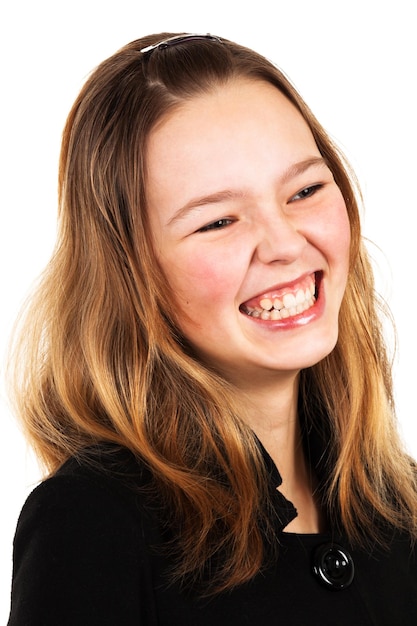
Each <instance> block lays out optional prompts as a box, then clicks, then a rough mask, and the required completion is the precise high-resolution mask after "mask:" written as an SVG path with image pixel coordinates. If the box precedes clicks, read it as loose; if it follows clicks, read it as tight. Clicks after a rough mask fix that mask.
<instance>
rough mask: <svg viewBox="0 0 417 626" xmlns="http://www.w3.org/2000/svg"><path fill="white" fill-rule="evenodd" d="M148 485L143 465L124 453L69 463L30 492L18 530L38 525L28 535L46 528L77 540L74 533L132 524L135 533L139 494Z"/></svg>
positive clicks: (140, 510)
mask: <svg viewBox="0 0 417 626" xmlns="http://www.w3.org/2000/svg"><path fill="white" fill-rule="evenodd" d="M149 480H150V479H149V477H148V475H147V472H146V469H145V468H144V466H142V465H141V464H140V463H138V462H137V461H136V460H135V459H134V457H133V456H132V455H130V453H129V452H128V451H127V450H117V451H116V452H114V451H111V452H108V451H106V452H104V453H103V452H100V454H99V455H98V454H97V453H94V455H93V454H90V455H88V456H86V457H85V458H83V459H82V460H77V459H74V458H72V459H70V460H69V461H67V462H66V463H65V464H64V465H63V466H62V467H61V468H60V469H59V470H58V471H57V472H56V473H55V474H54V475H53V476H52V477H50V478H48V479H47V480H45V481H43V482H42V483H41V484H40V485H39V486H38V487H36V488H35V489H34V490H33V491H32V493H31V494H30V495H29V497H28V498H27V500H26V502H25V504H24V506H23V509H22V512H21V515H20V518H19V522H18V529H19V530H23V528H22V526H25V525H26V524H27V523H29V524H30V523H31V522H36V528H31V531H32V532H33V531H34V530H39V529H40V528H44V527H48V529H49V531H53V530H55V529H56V530H57V531H59V534H60V535H62V533H63V532H65V531H68V532H71V533H72V534H74V535H75V534H76V532H77V530H80V531H82V532H83V533H86V532H88V529H99V528H104V527H106V526H109V527H111V526H112V524H114V523H116V522H118V523H124V524H126V525H130V524H131V527H132V531H133V529H134V528H136V526H137V519H138V517H140V518H141V519H142V518H145V519H146V513H145V510H144V506H143V502H144V497H143V492H144V491H145V490H146V484H147V483H148V482H149ZM104 513H105V514H104ZM58 522H59V524H58ZM132 522H134V524H133V523H132Z"/></svg>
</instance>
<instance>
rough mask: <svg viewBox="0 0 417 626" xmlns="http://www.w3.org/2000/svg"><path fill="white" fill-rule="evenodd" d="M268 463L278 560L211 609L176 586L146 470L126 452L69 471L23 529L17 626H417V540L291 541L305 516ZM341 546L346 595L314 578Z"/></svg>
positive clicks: (18, 539)
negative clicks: (149, 498) (415, 546)
mask: <svg viewBox="0 0 417 626" xmlns="http://www.w3.org/2000/svg"><path fill="white" fill-rule="evenodd" d="M266 462H267V463H268V464H269V466H270V467H271V468H272V470H271V489H272V490H273V491H274V494H275V496H274V497H275V498H276V506H277V513H278V516H279V517H280V519H281V521H282V524H281V528H279V529H278V530H279V538H280V544H281V545H280V551H279V556H278V559H277V561H276V563H274V565H273V566H271V567H270V568H269V569H267V570H266V571H265V572H263V573H262V574H259V575H258V576H257V577H256V578H255V579H254V580H253V581H251V582H250V583H248V584H245V585H242V586H241V587H239V588H237V589H235V590H234V591H232V592H230V593H225V594H221V595H218V596H216V597H215V598H214V599H212V600H207V599H206V600H201V599H199V596H197V595H196V594H195V593H194V592H193V591H181V590H180V588H179V587H178V586H177V585H175V584H171V585H170V584H169V579H168V577H167V570H168V569H169V567H170V565H172V564H171V563H170V560H169V557H168V556H166V555H164V553H163V551H161V550H160V549H159V548H161V546H162V545H163V543H164V540H163V529H162V523H161V519H160V518H159V515H158V513H157V512H156V511H155V510H152V509H151V508H150V507H149V506H147V505H146V497H145V496H144V495H143V494H142V495H141V494H140V493H138V490H137V488H136V487H137V486H138V485H143V484H144V482H146V481H147V478H146V476H147V474H146V471H145V470H144V469H143V468H142V467H141V466H140V464H138V463H137V462H136V460H134V459H133V457H132V456H131V455H130V454H129V453H128V452H126V451H121V450H117V451H113V453H112V454H105V455H103V456H102V458H101V463H100V466H94V465H90V464H88V465H87V464H80V463H78V462H77V461H76V460H75V459H72V460H70V461H68V462H67V463H66V464H65V465H64V466H63V467H62V468H61V469H60V470H59V471H58V472H57V473H56V475H55V476H53V477H52V478H50V479H48V480H47V481H45V482H43V483H42V484H41V485H40V486H39V487H37V488H36V489H35V490H34V492H32V494H31V495H30V496H29V498H28V500H27V502H26V504H25V505H24V507H23V510H22V513H21V516H20V518H19V522H18V525H17V531H16V536H15V543H14V569H13V586H12V605H11V614H10V619H9V626H67V625H68V626H69V625H71V626H78V625H82V626H84V625H85V626H96V625H97V626H106V625H109V626H110V625H111V626H133V625H135V626H137V625H146V626H156V625H158V626H168V625H169V626H222V625H227V626H235V625H236V626H244V625H251V626H258V625H262V626H267V625H270V624H274V625H280V624H283V625H285V626H290V625H291V626H292V625H293V626H306V625H313V626H315V625H317V626H326V625H329V626H330V625H331V626H344V625H348V626H368V625H369V626H371V625H378V626H395V625H397V624H398V625H399V626H412V625H413V626H416V625H417V556H416V554H415V553H413V552H412V551H411V549H410V545H409V541H408V539H407V538H405V537H401V536H396V537H395V538H393V540H392V544H391V548H390V550H389V551H386V552H384V551H382V550H377V549H375V550H374V551H373V552H372V553H371V554H368V553H366V552H364V551H360V550H355V549H352V548H351V547H350V546H349V545H348V544H347V542H346V540H345V539H343V537H339V538H335V537H331V536H330V535H320V534H319V535H297V534H293V533H285V532H282V530H283V528H284V527H285V525H286V524H287V523H288V522H289V521H290V520H291V519H293V518H294V516H295V515H296V512H295V509H294V508H293V506H292V505H291V503H289V502H287V501H286V500H285V498H284V497H283V496H282V495H281V494H280V493H279V492H278V491H276V486H277V485H279V484H280V482H281V479H280V477H279V474H278V472H277V470H276V468H275V466H273V464H272V461H271V460H270V459H269V458H268V459H266ZM335 539H336V541H337V543H339V544H341V546H342V548H344V549H345V548H346V549H347V550H348V552H349V553H350V555H351V557H352V559H353V563H354V578H353V581H352V583H351V584H350V585H349V586H347V587H346V588H345V589H342V590H335V586H334V584H333V585H331V586H328V585H327V586H326V585H325V584H324V583H323V582H322V581H320V580H319V578H318V577H317V576H316V575H315V574H314V572H313V569H314V559H315V558H316V566H317V557H314V554H315V552H314V551H315V549H316V548H317V546H322V545H323V544H328V542H334V541H335ZM328 548H329V546H327V548H326V550H328ZM326 554H327V555H329V553H328V552H326ZM326 554H325V556H324V560H326ZM336 555H339V556H340V554H339V553H336ZM330 556H331V554H330ZM345 556H346V555H345ZM333 562H334V559H333ZM337 565H339V570H336V572H335V575H336V578H335V579H332V578H331V576H330V578H331V580H330V582H332V580H333V583H337V582H338V572H339V571H342V572H346V571H347V570H349V567H350V565H349V562H347V561H345V560H344V557H343V558H341V559H340V560H339V561H338V563H337ZM340 568H341V569H340ZM343 568H345V569H343ZM346 568H347V569H346ZM316 569H317V567H316ZM348 574H349V571H347V575H348ZM347 577H348V578H349V576H347ZM345 578H346V576H345V574H344V573H342V575H341V578H340V580H342V582H343V580H344V579H345Z"/></svg>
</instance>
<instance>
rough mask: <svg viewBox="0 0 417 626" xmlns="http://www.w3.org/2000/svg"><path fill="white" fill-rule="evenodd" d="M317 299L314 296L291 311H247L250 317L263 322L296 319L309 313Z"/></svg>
mask: <svg viewBox="0 0 417 626" xmlns="http://www.w3.org/2000/svg"><path fill="white" fill-rule="evenodd" d="M315 301H316V299H315V297H314V296H313V297H312V298H311V299H310V300H308V301H305V302H304V303H303V304H298V305H297V306H295V307H291V308H290V309H286V308H285V307H284V308H282V309H280V310H277V309H271V310H269V311H268V310H261V311H260V310H259V309H254V310H253V311H245V312H246V314H247V315H249V316H250V317H255V318H260V319H262V320H273V321H276V320H281V319H287V318H289V317H294V316H295V315H299V314H300V313H303V312H304V311H307V309H309V308H311V307H312V306H313V304H314V303H315Z"/></svg>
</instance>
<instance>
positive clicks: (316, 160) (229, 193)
mask: <svg viewBox="0 0 417 626" xmlns="http://www.w3.org/2000/svg"><path fill="white" fill-rule="evenodd" d="M323 166H325V167H327V163H326V161H325V160H324V159H323V157H311V158H309V159H305V160H304V161H300V162H299V163H294V164H293V165H290V167H289V168H288V169H287V170H285V172H284V173H283V175H282V176H281V177H280V180H279V182H280V184H284V183H287V182H288V181H290V180H291V179H292V178H295V177H296V176H300V175H301V174H303V173H304V172H306V171H307V170H309V169H310V168H312V167H323ZM246 196H247V193H246V192H245V191H243V190H239V189H237V190H234V189H224V190H222V191H216V192H214V193H211V194H208V195H205V196H200V197H198V198H193V199H192V200H190V201H189V202H187V204H185V205H184V206H183V207H181V208H180V209H178V211H176V212H175V213H174V215H173V216H172V217H171V218H170V219H169V221H168V223H167V225H170V224H172V223H174V222H177V221H178V220H180V219H182V218H183V217H185V215H187V214H188V213H189V212H190V211H192V210H193V209H196V208H198V207H201V206H204V205H207V204H219V203H221V202H226V201H228V200H241V199H242V198H245V197H246Z"/></svg>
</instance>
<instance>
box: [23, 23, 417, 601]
mask: <svg viewBox="0 0 417 626" xmlns="http://www.w3.org/2000/svg"><path fill="white" fill-rule="evenodd" d="M166 36H169V35H168V34H167V33H164V34H160V35H154V36H150V37H146V38H143V39H140V40H137V41H134V42H132V43H130V44H129V45H127V46H125V47H124V48H123V49H121V50H120V51H119V52H117V53H116V54H115V55H113V56H112V57H111V58H109V59H108V60H106V61H104V62H103V63H102V64H101V65H100V66H99V67H98V68H97V69H96V70H95V71H94V72H93V73H92V75H91V77H90V78H89V79H88V81H87V82H86V84H85V86H84V87H83V89H82V91H81V93H80V94H79V96H78V98H77V100H76V102H75V104H74V106H73V108H72V110H71V112H70V114H69V117H68V120H67V124H66V127H65V129H64V134H63V141H62V151H61V159H60V170H59V189H60V212H59V237H58V241H57V245H56V250H55V252H54V255H53V258H52V259H51V262H50V264H49V266H48V267H47V269H46V271H45V273H44V275H43V277H42V280H41V282H40V285H39V287H38V289H37V291H36V293H35V294H34V296H33V298H32V299H31V302H30V306H29V308H28V310H27V313H26V317H25V320H24V323H23V327H22V329H21V332H20V335H19V337H20V339H18V341H17V343H16V350H15V355H14V363H15V367H14V380H15V394H14V395H15V398H16V402H17V406H18V412H19V414H20V416H21V418H22V421H23V423H24V427H25V430H26V433H27V436H28V438H29V440H30V442H31V444H32V445H33V447H34V449H35V451H36V453H37V455H38V457H39V459H40V461H41V462H42V464H43V465H44V467H45V469H46V470H47V471H48V472H51V473H52V472H54V471H55V470H56V469H57V468H58V467H59V466H60V465H61V464H62V463H63V462H64V461H65V460H66V459H68V458H69V457H70V456H72V455H78V456H80V455H82V454H84V451H85V450H86V449H87V448H88V446H90V445H92V444H97V442H114V443H116V444H119V445H121V446H125V447H127V448H129V449H130V450H131V451H132V452H133V453H134V454H135V455H137V456H138V457H140V458H141V459H142V460H143V461H144V462H145V463H146V464H147V465H148V467H150V469H151V470H152V473H153V475H154V476H155V479H156V481H157V483H158V485H159V489H160V493H161V494H163V496H161V497H163V499H164V502H165V504H166V505H167V506H169V507H170V510H171V511H172V512H173V519H174V528H181V531H180V533H179V535H178V536H177V554H178V555H179V556H178V568H177V574H178V575H179V576H186V575H194V576H196V577H198V575H200V574H201V572H202V571H204V567H205V565H206V564H207V562H208V561H209V560H210V559H211V558H212V557H213V558H215V557H216V554H218V552H219V550H220V551H222V554H223V557H222V564H218V567H217V569H216V574H215V575H214V576H213V578H212V585H213V588H215V589H217V590H219V589H227V588H231V587H233V586H234V585H236V584H239V583H242V582H244V581H245V580H248V579H249V578H251V577H252V576H253V575H254V574H255V573H256V572H257V571H259V569H260V567H261V566H262V563H263V562H264V556H265V555H264V534H263V533H264V532H267V528H268V514H267V511H265V509H268V507H267V506H266V507H265V502H267V499H268V495H267V485H266V483H267V481H266V478H265V476H264V472H263V465H262V461H261V460H260V458H259V449H258V445H257V443H256V441H255V437H254V435H253V433H252V432H251V431H250V429H249V428H248V427H247V426H246V425H245V423H244V420H243V419H242V415H243V413H242V411H243V407H242V406H241V405H240V401H239V399H238V398H237V397H236V393H235V391H234V389H233V388H232V387H231V385H229V384H228V382H227V381H225V380H223V379H222V378H221V377H220V376H218V375H217V374H216V373H215V372H212V371H209V370H208V369H207V368H206V367H204V365H202V364H201V363H200V362H198V360H196V359H195V358H193V356H192V354H191V353H190V351H189V350H188V348H187V346H186V342H185V340H184V338H183V337H181V335H180V333H179V332H178V330H177V328H176V324H175V318H174V315H173V313H172V311H170V310H169V308H167V306H168V305H167V302H166V299H165V298H164V294H165V293H166V289H167V287H166V285H165V283H164V277H163V275H162V273H161V272H160V270H159V268H158V265H157V262H156V259H155V255H154V254H153V251H152V246H151V244H150V241H151V239H150V234H149V227H148V222H147V213H146V194H145V182H146V177H145V174H146V163H145V160H144V155H145V152H146V141H147V138H148V136H149V133H150V132H151V130H152V128H153V127H154V125H155V124H156V123H157V121H158V120H160V119H161V118H162V116H164V115H166V114H167V112H168V111H169V110H171V109H173V108H174V107H176V106H180V105H181V103H182V102H183V101H184V100H185V99H188V98H192V97H193V96H195V94H197V93H202V92H205V91H209V90H210V89H212V88H213V86H214V85H219V84H222V83H225V82H227V81H229V80H232V79H233V78H235V77H248V78H254V79H257V80H259V79H261V80H265V81H268V82H269V83H271V84H273V85H275V86H276V87H277V89H279V90H281V91H282V92H283V93H284V94H285V95H286V96H287V97H288V98H289V99H290V100H291V101H292V102H293V103H294V105H295V106H296V107H297V108H298V109H299V110H300V112H301V114H302V115H303V117H304V119H305V120H306V122H307V123H308V125H309V127H310V128H311V130H312V132H313V135H314V137H315V140H316V142H317V146H318V148H319V150H320V152H321V154H322V155H323V156H324V158H325V159H326V161H327V163H328V165H329V167H330V169H331V170H332V172H333V175H334V177H335V180H336V182H337V184H338V185H339V187H340V189H341V191H342V193H343V196H344V199H345V202H346V206H347V210H348V214H349V219H350V224H351V241H352V243H351V269H350V275H349V279H348V284H347V288H346V293H345V297H344V300H343V303H342V306H341V311H340V334H339V339H338V342H337V345H336V347H335V349H334V350H333V352H332V353H331V354H330V355H329V356H328V357H327V358H325V359H324V360H323V361H322V362H320V363H318V364H317V365H315V366H314V367H311V368H309V369H308V370H305V371H303V372H302V373H301V380H300V406H301V407H302V408H303V411H304V413H305V416H306V420H307V422H308V423H309V425H310V427H311V428H315V429H317V431H318V432H321V431H323V433H326V437H327V438H328V441H327V447H326V450H325V455H326V459H327V461H326V463H325V466H326V474H327V476H328V479H327V482H326V483H325V485H324V486H323V491H324V497H325V499H326V505H327V509H328V513H329V516H330V518H331V519H332V521H333V523H335V524H338V525H339V526H340V527H341V528H342V529H343V530H344V532H346V533H347V535H348V536H349V537H350V538H351V539H352V540H357V541H363V538H364V537H367V538H369V539H370V540H372V541H374V540H376V541H382V539H383V536H382V534H381V528H382V527H383V526H384V524H385V525H387V526H391V527H396V528H398V529H400V530H403V531H406V532H408V533H410V534H411V536H412V537H415V536H416V534H417V497H416V491H417V490H416V477H415V470H414V467H413V464H412V463H411V461H410V459H409V458H408V457H407V455H406V454H405V453H404V451H403V449H402V445H401V442H400V440H399V438H398V435H397V432H396V428H395V416H394V408H393V397H392V383H391V372H390V365H389V362H388V358H387V355H386V349H385V345H384V341H383V338H382V332H381V323H380V320H379V316H378V311H377V308H378V305H377V299H376V296H375V290H374V284H373V277H372V270H371V267H370V263H369V260H368V256H367V252H366V250H365V248H364V245H363V243H362V239H361V233H360V220H359V210H358V200H357V198H358V197H359V196H358V191H357V188H356V184H355V181H354V178H353V176H352V175H351V173H350V172H349V169H348V167H347V165H346V164H345V162H344V159H343V157H342V155H341V154H340V153H339V151H338V150H337V148H336V147H335V145H334V144H333V143H332V141H331V140H330V139H329V137H328V135H327V134H326V133H325V132H324V130H323V128H322V127H321V126H320V124H319V123H318V122H317V120H316V119H315V117H314V116H313V115H312V113H311V111H310V110H309V108H308V107H307V106H306V104H305V103H304V102H303V100H302V99H301V97H300V95H299V94H298V93H297V91H296V90H295V89H294V87H293V86H292V85H291V83H290V82H289V81H288V79H287V78H286V77H285V76H284V75H283V73H282V72H280V71H279V70H278V69H277V68H276V67H274V66H273V65H272V64H271V63H270V62H269V61H267V60H266V59H264V58H263V57H262V56H260V55H258V54H256V53H255V52H253V51H251V50H248V49H246V48H243V47H241V46H238V45H236V44H234V43H231V42H228V41H225V40H222V42H215V41H211V40H208V39H207V40H201V41H187V42H185V43H183V44H177V45H175V46H172V47H169V48H167V49H165V50H157V51H154V52H152V53H150V54H148V55H143V54H142V53H141V52H140V50H141V49H142V48H143V47H145V46H147V45H149V44H152V43H155V42H156V41H159V40H161V39H163V38H164V37H166ZM375 519H377V520H380V521H381V524H375V523H374V522H375ZM261 527H262V528H263V531H262V532H261V530H260V529H261Z"/></svg>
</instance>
